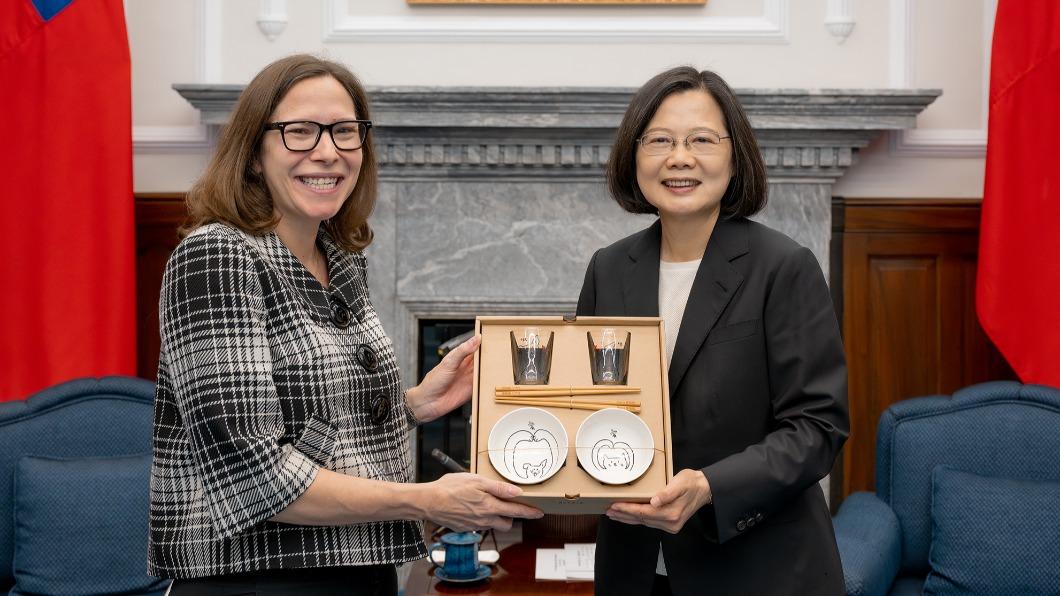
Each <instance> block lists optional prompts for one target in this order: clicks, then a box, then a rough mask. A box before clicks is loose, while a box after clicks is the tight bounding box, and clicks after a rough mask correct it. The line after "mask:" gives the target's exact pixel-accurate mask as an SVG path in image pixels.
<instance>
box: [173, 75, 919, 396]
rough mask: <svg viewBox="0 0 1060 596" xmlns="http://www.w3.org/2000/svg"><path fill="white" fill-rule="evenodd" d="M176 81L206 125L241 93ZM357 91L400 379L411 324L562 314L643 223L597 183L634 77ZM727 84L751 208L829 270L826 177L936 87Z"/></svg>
mask: <svg viewBox="0 0 1060 596" xmlns="http://www.w3.org/2000/svg"><path fill="white" fill-rule="evenodd" d="M174 87H175V89H176V90H177V92H179V93H180V94H181V95H182V96H183V97H184V98H185V99H187V101H189V102H190V103H191V104H192V105H193V106H195V107H196V108H197V109H199V110H200V112H201V116H202V121H203V122H204V123H205V124H207V125H213V126H221V125H223V124H224V123H225V122H226V121H227V119H228V115H229V113H230V111H231V108H232V106H233V104H234V103H235V100H236V98H237V97H238V95H239V93H240V91H241V89H242V87H241V86H237V85H175V86H174ZM369 91H370V96H371V97H372V100H373V115H372V116H373V121H374V123H375V128H373V134H374V135H375V137H374V139H375V143H376V148H377V152H378V154H379V156H380V177H381V180H380V187H379V191H380V192H379V200H378V203H377V206H376V210H375V213H374V215H373V216H372V220H371V224H372V227H373V229H374V230H375V241H374V242H373V244H372V245H371V246H370V247H369V249H368V256H369V285H370V288H371V292H372V301H373V303H374V304H375V306H376V308H377V310H378V311H379V313H380V316H381V317H382V319H383V324H384V326H385V327H386V329H387V331H388V333H389V334H390V335H391V337H392V338H393V340H394V343H395V347H396V349H397V353H398V358H399V362H400V363H401V368H402V370H404V371H407V373H406V374H408V375H412V374H414V372H413V371H416V370H417V354H418V349H417V348H418V341H419V338H418V329H419V322H420V321H421V320H436V319H473V318H474V317H475V316H476V315H480V314H481V315H499V314H563V313H568V312H573V310H574V305H575V302H576V300H577V294H578V291H579V288H580V287H581V281H582V277H583V275H584V272H585V266H586V264H587V263H588V260H589V258H590V256H591V255H592V253H593V252H594V251H595V250H596V249H597V248H599V247H601V246H605V245H607V244H609V243H611V242H613V241H614V240H617V239H619V238H622V237H623V236H626V235H627V234H630V233H632V232H634V231H636V230H638V229H641V228H643V227H646V226H648V225H649V224H650V223H651V222H652V221H653V217H651V216H632V215H629V214H627V213H625V212H623V211H621V210H620V209H619V208H618V207H617V205H616V204H615V203H614V202H613V201H611V200H610V199H609V198H608V196H607V194H606V190H605V188H604V184H603V165H604V164H605V163H606V161H607V157H608V153H609V151H610V146H611V141H612V138H613V135H614V131H615V128H616V127H617V125H618V123H619V121H620V119H621V116H622V113H623V111H624V109H625V107H626V105H627V103H628V100H629V98H630V96H631V94H632V92H633V90H632V89H618V88H460V87H437V88H434V87H430V88H429V87H384V88H374V89H370V90H369ZM738 95H739V97H740V100H741V102H742V103H743V105H744V106H745V108H746V109H747V111H748V114H749V116H750V118H751V122H752V124H753V126H754V127H755V129H756V132H757V134H758V139H759V142H760V145H761V148H762V152H763V155H764V158H765V162H766V165H767V168H768V175H769V182H770V189H769V190H770V199H769V204H768V207H767V208H766V209H765V211H764V212H763V213H761V214H760V215H759V216H758V219H760V220H761V221H763V222H765V223H768V224H769V225H772V226H774V227H776V228H778V229H780V230H782V231H784V232H785V233H787V234H788V235H790V236H792V237H793V238H795V240H797V241H798V242H799V243H801V244H803V245H805V246H808V247H809V248H811V249H812V250H813V252H814V254H815V255H816V256H817V258H818V260H819V261H820V262H821V265H822V266H823V267H824V269H825V271H826V272H827V271H828V268H829V251H828V246H829V237H830V232H831V212H830V209H831V206H830V204H831V196H832V192H831V190H832V185H833V184H834V183H835V182H836V181H837V180H838V179H839V178H840V177H841V176H842V175H843V173H844V172H845V171H846V169H847V168H848V167H850V166H851V165H852V164H853V162H854V160H855V158H856V157H857V151H858V149H859V148H861V147H864V146H865V145H867V144H868V143H869V142H870V141H871V140H872V139H873V138H875V137H876V136H877V135H879V134H881V133H882V132H884V131H889V130H900V129H907V128H912V127H914V126H915V125H916V115H917V114H918V113H920V112H921V111H922V110H923V109H924V108H925V107H926V106H927V105H928V104H930V103H931V102H932V101H934V99H935V98H936V97H937V96H938V95H939V91H937V90H913V89H843V90H798V89H744V90H738ZM410 380H411V379H410Z"/></svg>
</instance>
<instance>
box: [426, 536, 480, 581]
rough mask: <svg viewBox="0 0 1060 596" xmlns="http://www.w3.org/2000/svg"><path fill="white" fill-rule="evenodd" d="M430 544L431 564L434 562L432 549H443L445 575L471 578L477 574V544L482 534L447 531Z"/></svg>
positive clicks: (452, 577) (456, 578) (453, 577)
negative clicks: (437, 540)
mask: <svg viewBox="0 0 1060 596" xmlns="http://www.w3.org/2000/svg"><path fill="white" fill-rule="evenodd" d="M439 540H441V542H435V543H434V544H432V545H431V564H432V565H434V566H436V567H437V566H438V565H437V564H436V563H435V562H434V551H436V550H438V549H441V548H444V549H445V563H444V564H443V565H442V570H443V571H444V572H445V575H446V577H449V578H451V579H455V580H460V579H471V578H474V577H475V576H476V574H478V567H479V565H478V545H479V543H480V542H482V536H480V535H478V534H476V533H475V532H449V533H448V534H443V535H442V537H441V538H440V539H439Z"/></svg>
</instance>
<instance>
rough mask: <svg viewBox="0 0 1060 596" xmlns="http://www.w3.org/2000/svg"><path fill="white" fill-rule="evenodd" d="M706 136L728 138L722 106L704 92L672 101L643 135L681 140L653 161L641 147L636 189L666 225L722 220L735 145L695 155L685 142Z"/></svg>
mask: <svg viewBox="0 0 1060 596" xmlns="http://www.w3.org/2000/svg"><path fill="white" fill-rule="evenodd" d="M702 131H713V132H716V133H717V134H718V135H720V136H722V137H725V136H728V135H729V132H728V130H727V129H726V128H725V117H724V115H723V113H722V111H721V107H720V106H719V105H718V102H717V101H715V100H714V98H713V97H711V96H710V94H709V93H707V92H706V91H703V90H700V89H694V90H690V91H682V92H679V93H674V94H673V95H670V96H668V97H667V98H666V99H664V100H663V101H662V103H661V104H659V109H658V110H657V111H656V112H655V115H654V116H652V119H651V120H650V121H649V122H648V126H647V127H646V128H645V129H644V133H643V134H644V135H649V134H651V133H653V132H661V133H664V134H666V135H669V136H671V137H672V138H674V139H677V146H676V147H674V150H673V151H670V152H669V153H666V154H663V155H649V154H647V153H646V152H645V151H644V148H643V147H641V146H640V145H639V144H638V146H637V153H636V165H637V185H638V186H639V187H640V191H641V193H643V195H644V198H645V199H647V201H648V202H649V203H651V204H652V206H654V207H655V208H656V209H658V210H659V216H660V217H661V218H662V219H663V222H664V223H665V222H666V221H667V220H671V219H681V220H685V219H689V220H695V219H704V220H708V221H709V220H714V219H716V218H717V217H718V214H719V212H720V209H721V199H722V197H723V196H724V195H725V189H726V188H727V187H728V185H729V180H730V179H731V178H732V171H733V168H732V142H731V141H732V139H722V140H721V142H720V143H719V144H718V145H717V146H714V147H713V148H712V149H711V150H710V151H709V152H708V153H706V154H696V153H692V152H691V151H689V148H688V147H686V146H685V144H684V140H685V139H686V138H687V137H688V136H689V135H690V134H692V133H694V132H702Z"/></svg>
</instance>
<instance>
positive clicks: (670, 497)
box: [606, 469, 711, 534]
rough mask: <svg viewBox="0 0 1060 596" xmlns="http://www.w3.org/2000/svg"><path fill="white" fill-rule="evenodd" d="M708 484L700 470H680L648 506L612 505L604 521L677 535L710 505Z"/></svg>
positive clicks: (639, 504)
mask: <svg viewBox="0 0 1060 596" xmlns="http://www.w3.org/2000/svg"><path fill="white" fill-rule="evenodd" d="M710 501H711V495H710V483H709V482H707V477H706V476H704V475H703V472H701V471H699V470H688V469H686V470H681V471H680V472H678V473H677V474H675V475H674V477H673V480H671V481H670V484H667V485H666V488H664V489H662V490H661V491H659V492H657V493H655V496H653V497H652V498H651V502H650V503H613V504H612V505H611V507H610V508H609V509H608V510H607V512H606V513H607V517H609V518H611V519H613V520H615V521H617V522H622V523H624V524H635V525H644V526H648V527H652V528H658V529H660V530H664V531H666V532H669V533H671V534H676V533H678V532H680V531H681V528H683V527H684V525H685V522H687V521H688V518H690V517H692V514H694V513H695V512H696V511H699V509H700V508H701V507H703V506H704V505H706V504H707V503H710Z"/></svg>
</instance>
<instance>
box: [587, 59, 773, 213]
mask: <svg viewBox="0 0 1060 596" xmlns="http://www.w3.org/2000/svg"><path fill="white" fill-rule="evenodd" d="M693 90H702V91H706V92H707V93H709V94H710V96H711V97H713V98H714V101H716V102H718V105H719V106H720V107H721V113H722V115H723V116H724V117H725V127H726V128H727V129H728V131H729V136H731V137H732V171H733V176H732V180H730V181H729V186H728V188H726V189H725V195H724V196H722V199H721V216H722V217H725V218H732V217H748V216H751V215H754V214H755V213H758V212H759V211H761V210H762V208H763V207H765V206H766V200H767V198H768V195H769V185H768V184H767V182H766V166H765V162H764V161H762V152H761V151H760V150H759V148H758V141H757V140H756V139H755V134H754V129H752V128H751V122H750V121H749V120H748V119H747V113H746V112H744V110H743V106H741V105H740V100H739V99H737V97H736V93H735V92H734V91H733V90H732V88H731V87H729V85H728V84H727V83H726V82H725V80H724V79H722V78H721V76H720V75H718V74H717V73H715V72H712V71H709V70H704V71H697V70H696V69H695V68H692V67H691V66H679V67H677V68H671V69H670V70H667V71H665V72H662V73H659V74H657V75H655V76H654V77H652V78H651V80H649V81H648V82H647V83H645V84H644V86H643V87H641V88H640V89H638V90H637V92H636V93H634V94H633V99H631V100H630V102H629V107H628V108H626V114H625V115H624V116H623V117H622V124H620V125H619V127H618V133H617V135H616V137H615V144H614V146H613V147H612V148H611V156H610V158H608V160H607V170H606V175H607V188H608V190H609V191H610V192H611V196H612V197H613V198H614V199H615V201H616V202H618V204H619V205H621V206H622V208H623V209H625V210H626V211H629V212H630V213H658V210H657V209H656V208H655V207H654V206H653V205H652V204H651V203H649V202H648V201H647V200H646V199H645V198H644V194H643V193H642V192H641V191H640V188H639V187H638V186H637V145H638V139H640V137H641V135H643V134H644V129H645V128H647V126H648V122H650V121H651V119H652V118H653V117H654V116H655V112H656V111H658V109H659V106H660V105H661V104H662V102H663V100H665V99H666V98H667V97H669V96H671V95H673V94H675V93H681V92H684V91H693Z"/></svg>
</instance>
